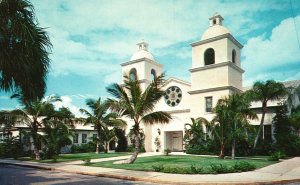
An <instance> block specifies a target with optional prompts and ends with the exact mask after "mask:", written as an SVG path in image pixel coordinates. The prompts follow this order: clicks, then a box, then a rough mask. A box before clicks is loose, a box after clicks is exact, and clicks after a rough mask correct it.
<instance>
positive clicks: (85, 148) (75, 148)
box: [71, 142, 104, 153]
mask: <svg viewBox="0 0 300 185" xmlns="http://www.w3.org/2000/svg"><path fill="white" fill-rule="evenodd" d="M99 148H100V149H99V150H100V151H104V148H103V146H102V145H100V146H99ZM95 150H96V144H95V143H93V142H88V143H87V144H81V145H72V147H71V152H72V153H86V152H95Z"/></svg>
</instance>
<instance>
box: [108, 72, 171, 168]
mask: <svg viewBox="0 0 300 185" xmlns="http://www.w3.org/2000/svg"><path fill="white" fill-rule="evenodd" d="M163 78H164V75H160V76H158V77H156V78H154V80H153V81H152V82H151V83H150V84H149V85H148V86H147V88H146V89H145V91H144V92H143V91H142V88H141V84H140V81H139V80H138V78H132V79H130V78H129V77H128V76H124V85H119V84H117V83H115V84H112V85H111V86H109V87H108V88H107V91H108V92H109V93H110V94H111V95H112V96H113V97H114V98H116V99H108V101H109V104H110V107H111V109H112V110H113V111H116V112H118V113H119V114H120V115H121V116H125V117H128V118H130V119H132V120H133V122H134V125H133V130H134V136H135V145H134V147H135V148H134V152H133V154H132V156H131V157H130V158H129V159H128V160H125V161H121V162H119V163H134V161H135V160H136V158H137V156H138V153H139V146H140V143H139V130H140V124H142V123H144V124H154V123H168V122H169V121H170V120H171V115H170V114H168V113H167V112H164V111H156V112H153V110H154V108H155V105H156V103H157V102H158V101H159V100H160V99H161V97H162V96H163V95H164V94H165V91H164V90H163V89H162V84H163Z"/></svg>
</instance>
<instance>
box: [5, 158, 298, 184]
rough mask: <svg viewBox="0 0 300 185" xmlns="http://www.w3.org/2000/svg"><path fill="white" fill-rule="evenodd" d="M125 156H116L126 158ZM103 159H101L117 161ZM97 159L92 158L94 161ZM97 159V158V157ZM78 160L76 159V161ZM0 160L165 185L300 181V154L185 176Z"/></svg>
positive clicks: (66, 164) (7, 162)
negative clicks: (254, 167) (249, 168)
mask: <svg viewBox="0 0 300 185" xmlns="http://www.w3.org/2000/svg"><path fill="white" fill-rule="evenodd" d="M152 155H156V154H155V153H152V154H151V153H145V154H144V155H143V154H142V155H141V156H139V157H143V156H144V157H145V156H152ZM126 157H128V156H122V157H118V159H120V160H121V159H125V158H126ZM116 159H117V158H116V157H114V158H106V159H101V160H103V161H104V160H106V161H107V160H116ZM95 161H96V160H94V162H95ZM97 161H98V159H97ZM77 162H78V161H77ZM0 163H4V164H11V165H20V166H26V167H34V168H40V169H47V170H54V171H64V172H69V173H78V174H85V175H94V176H100V177H112V178H118V179H124V180H137V181H147V182H156V183H166V184H256V185H257V184H270V183H273V184H280V183H287V182H299V183H300V157H295V158H292V159H289V160H284V161H282V162H280V163H277V164H274V165H270V166H267V167H265V168H261V169H258V170H255V171H251V172H243V173H230V174H218V175H187V174H167V173H159V172H143V171H133V170H123V169H112V168H101V167H89V166H81V165H75V164H76V163H74V164H70V163H56V164H44V163H38V162H30V161H17V160H0Z"/></svg>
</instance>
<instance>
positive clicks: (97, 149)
mask: <svg viewBox="0 0 300 185" xmlns="http://www.w3.org/2000/svg"><path fill="white" fill-rule="evenodd" d="M96 154H99V142H98V141H97V143H96Z"/></svg>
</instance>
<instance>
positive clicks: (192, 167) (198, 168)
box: [191, 164, 203, 174]
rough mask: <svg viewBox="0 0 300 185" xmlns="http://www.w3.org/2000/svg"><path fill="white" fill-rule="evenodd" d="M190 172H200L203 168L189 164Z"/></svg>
mask: <svg viewBox="0 0 300 185" xmlns="http://www.w3.org/2000/svg"><path fill="white" fill-rule="evenodd" d="M191 172H192V173H194V174H198V173H202V172H203V168H202V167H196V166H195V165H193V164H192V165H191Z"/></svg>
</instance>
